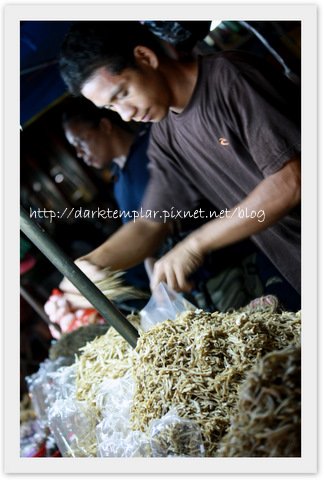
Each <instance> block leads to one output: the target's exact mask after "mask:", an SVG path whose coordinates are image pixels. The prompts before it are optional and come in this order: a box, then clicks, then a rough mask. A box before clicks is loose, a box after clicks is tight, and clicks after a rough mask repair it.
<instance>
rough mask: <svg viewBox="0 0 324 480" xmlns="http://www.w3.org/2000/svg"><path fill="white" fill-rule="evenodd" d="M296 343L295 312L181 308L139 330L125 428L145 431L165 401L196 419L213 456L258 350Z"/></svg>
mask: <svg viewBox="0 0 324 480" xmlns="http://www.w3.org/2000/svg"><path fill="white" fill-rule="evenodd" d="M299 343H300V312H298V313H290V312H283V313H281V314H279V313H273V312H270V311H263V312H256V313H253V312H234V313H219V312H215V313H206V312H203V311H201V310H198V311H196V312H186V313H185V314H182V315H180V316H179V318H178V319H177V320H175V321H170V320H167V321H165V322H163V323H162V324H159V325H157V326H156V327H154V328H152V329H151V330H149V331H148V332H146V333H144V334H142V335H141V336H140V338H139V340H138V343H137V346H136V349H135V351H134V352H133V354H132V361H133V366H132V373H133V376H134V379H135V385H136V390H135V395H134V399H133V406H132V411H131V427H132V428H133V429H134V430H142V431H144V432H147V431H148V427H149V423H150V421H151V420H153V419H158V418H161V417H162V416H163V415H165V414H166V413H167V412H168V411H169V410H170V408H171V407H176V409H177V412H178V414H179V415H180V416H181V417H185V418H188V419H191V420H194V421H195V422H197V424H198V425H199V426H200V428H201V431H202V435H203V441H204V446H205V449H206V455H207V456H215V455H216V453H217V449H218V446H219V442H220V440H221V438H222V437H223V436H224V434H225V433H226V431H227V430H228V428H229V426H230V419H231V417H232V416H233V415H234V414H235V413H236V409H237V402H238V392H239V387H240V385H241V383H242V382H243V381H244V380H245V378H246V374H247V372H248V371H249V370H250V369H251V368H252V367H253V366H254V364H255V363H256V362H257V361H258V360H259V359H261V358H262V357H263V356H264V355H266V354H267V353H269V352H273V351H275V350H281V349H284V348H285V347H287V346H289V345H299Z"/></svg>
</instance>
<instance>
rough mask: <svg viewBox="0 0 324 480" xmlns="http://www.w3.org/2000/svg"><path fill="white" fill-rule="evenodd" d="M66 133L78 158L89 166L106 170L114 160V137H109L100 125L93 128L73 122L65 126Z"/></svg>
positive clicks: (82, 123)
mask: <svg viewBox="0 0 324 480" xmlns="http://www.w3.org/2000/svg"><path fill="white" fill-rule="evenodd" d="M64 131H65V136H66V138H67V140H68V142H69V143H70V145H72V146H73V147H74V148H75V151H76V154H77V156H78V157H79V158H82V160H83V161H84V163H86V164H87V165H89V166H91V167H95V168H104V167H106V166H108V165H109V164H110V163H111V161H112V160H113V158H114V155H113V138H112V135H110V136H109V137H108V136H107V134H106V133H105V132H104V129H103V128H101V127H100V125H99V126H98V127H92V126H90V125H89V124H87V123H84V122H79V121H73V120H71V121H69V123H67V124H66V125H64Z"/></svg>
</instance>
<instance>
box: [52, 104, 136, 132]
mask: <svg viewBox="0 0 324 480" xmlns="http://www.w3.org/2000/svg"><path fill="white" fill-rule="evenodd" d="M102 118H107V119H108V120H110V122H111V123H112V124H114V125H116V126H117V127H119V128H122V129H124V130H127V131H129V132H133V131H134V132H136V131H137V130H138V128H136V126H133V124H132V122H127V123H126V122H124V121H123V120H122V119H121V118H120V116H119V115H118V114H117V113H115V112H113V111H111V110H108V109H107V108H98V107H96V106H95V105H94V104H93V103H92V102H90V101H89V100H87V99H86V98H84V97H70V98H68V99H67V100H66V101H65V103H64V111H63V114H62V125H63V128H65V126H66V125H67V124H68V123H70V122H80V123H84V124H87V125H89V127H91V128H98V127H99V124H100V120H101V119H102Z"/></svg>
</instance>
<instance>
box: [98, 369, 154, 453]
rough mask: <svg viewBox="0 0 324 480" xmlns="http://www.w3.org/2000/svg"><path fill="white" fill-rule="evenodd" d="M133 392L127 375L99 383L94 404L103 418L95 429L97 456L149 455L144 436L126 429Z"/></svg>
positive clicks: (132, 383) (146, 439)
mask: <svg viewBox="0 0 324 480" xmlns="http://www.w3.org/2000/svg"><path fill="white" fill-rule="evenodd" d="M133 392H134V381H133V380H132V377H131V375H130V374H129V373H128V374H126V375H125V376H124V377H122V378H117V379H109V380H106V381H104V382H103V383H102V385H101V387H100V390H99V392H98V396H97V402H96V403H97V407H98V408H99V409H100V411H101V414H102V415H103V420H102V421H101V422H100V423H99V424H98V425H97V428H96V437H97V444H98V456H99V457H147V456H150V444H149V439H148V438H147V436H146V435H145V434H144V433H143V432H139V431H132V430H131V429H130V424H129V417H130V408H131V404H132V399H133Z"/></svg>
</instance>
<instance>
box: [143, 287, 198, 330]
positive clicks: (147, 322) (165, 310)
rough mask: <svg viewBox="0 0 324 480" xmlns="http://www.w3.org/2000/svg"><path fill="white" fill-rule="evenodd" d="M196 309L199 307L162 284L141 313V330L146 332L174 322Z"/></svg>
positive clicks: (154, 291)
mask: <svg viewBox="0 0 324 480" xmlns="http://www.w3.org/2000/svg"><path fill="white" fill-rule="evenodd" d="M196 309H197V307H195V306H194V305H193V304H192V303H190V302H188V300H186V299H185V298H184V297H183V296H182V295H181V294H180V293H177V292H175V291H174V290H172V289H171V288H169V287H168V286H167V285H166V284H165V283H164V282H160V283H159V284H158V285H157V286H156V287H155V289H154V290H153V293H152V297H151V298H150V300H149V302H148V303H147V305H146V306H145V307H144V308H143V310H141V311H140V317H141V328H142V329H143V330H144V331H145V332H146V331H147V330H149V329H150V328H152V327H154V325H156V324H158V323H161V322H164V321H165V320H174V319H175V318H176V316H177V315H178V314H180V313H183V312H186V311H187V310H196Z"/></svg>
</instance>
